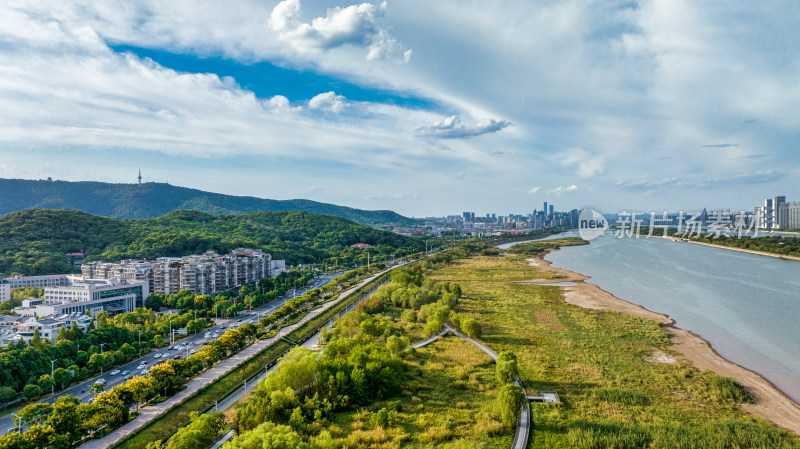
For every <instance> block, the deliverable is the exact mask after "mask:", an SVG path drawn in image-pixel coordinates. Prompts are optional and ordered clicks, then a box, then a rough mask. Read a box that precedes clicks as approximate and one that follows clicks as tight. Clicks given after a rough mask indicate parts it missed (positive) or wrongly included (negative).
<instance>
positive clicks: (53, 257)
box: [0, 209, 425, 276]
mask: <svg viewBox="0 0 800 449" xmlns="http://www.w3.org/2000/svg"><path fill="white" fill-rule="evenodd" d="M354 243H368V244H370V245H373V246H375V248H373V249H371V250H370V252H371V255H372V258H373V260H374V259H375V258H376V256H384V257H388V256H390V255H395V254H399V253H401V252H402V253H403V254H409V253H410V252H417V251H420V250H421V249H424V247H425V245H424V243H422V242H421V241H419V240H417V239H414V238H410V237H404V236H401V235H398V234H395V233H392V232H388V231H382V230H377V229H373V228H369V227H366V226H361V225H358V224H356V223H353V222H352V221H349V220H346V219H344V218H340V217H334V216H330V215H321V214H313V213H310V212H305V211H296V212H255V213H250V214H240V215H217V216H215V215H209V214H206V213H203V212H196V211H175V212H170V213H168V214H166V215H164V216H161V217H158V218H151V219H141V220H126V219H118V218H108V217H100V216H97V215H91V214H87V213H85V212H79V211H73V210H46V209H44V210H43V209H34V210H24V211H21V212H14V213H11V214H8V215H6V216H4V217H2V218H0V275H6V276H8V275H12V274H24V275H37V274H50V273H66V272H74V271H76V270H77V269H76V268H75V267H71V266H70V265H68V264H67V261H66V257H65V253H68V252H74V251H83V252H84V253H85V254H86V259H85V260H86V261H93V260H104V261H119V260H121V259H129V258H148V259H152V258H156V257H162V256H175V257H177V256H184V255H189V254H200V253H203V252H204V251H209V250H213V251H217V252H218V253H220V254H223V253H227V252H229V251H231V250H232V249H235V248H238V247H249V248H258V249H263V250H265V251H268V252H270V253H272V255H273V257H274V258H276V259H285V260H286V263H287V264H290V265H293V264H298V263H319V262H325V263H328V264H336V265H348V264H353V263H365V262H366V257H367V256H366V251H365V250H362V249H355V248H351V246H350V245H352V244H354Z"/></svg>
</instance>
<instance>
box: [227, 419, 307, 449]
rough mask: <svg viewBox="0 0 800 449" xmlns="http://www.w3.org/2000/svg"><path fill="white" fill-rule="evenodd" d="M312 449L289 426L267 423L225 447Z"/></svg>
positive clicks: (238, 448)
mask: <svg viewBox="0 0 800 449" xmlns="http://www.w3.org/2000/svg"><path fill="white" fill-rule="evenodd" d="M250 448H269V449H311V446H310V445H309V444H308V443H306V442H304V441H303V438H302V437H301V436H300V434H298V433H297V432H295V431H294V430H292V428H291V427H289V426H282V425H278V424H275V423H273V422H269V421H267V422H265V423H262V424H260V425H259V426H258V427H256V428H255V429H253V430H252V431H250V432H245V433H243V434H241V435H239V436H237V437H235V438H234V439H233V440H231V441H230V442H228V443H227V444H226V445H225V449H250Z"/></svg>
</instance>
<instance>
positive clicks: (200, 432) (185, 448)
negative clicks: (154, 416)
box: [165, 412, 274, 449]
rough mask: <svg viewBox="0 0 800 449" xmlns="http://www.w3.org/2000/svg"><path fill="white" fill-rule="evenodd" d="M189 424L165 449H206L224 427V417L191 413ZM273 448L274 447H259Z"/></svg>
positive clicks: (212, 413)
mask: <svg viewBox="0 0 800 449" xmlns="http://www.w3.org/2000/svg"><path fill="white" fill-rule="evenodd" d="M189 416H190V417H189V424H188V425H187V426H185V427H183V428H181V429H180V430H179V431H178V432H177V433H176V434H175V435H174V436H173V437H172V438H171V439H170V440H169V444H168V445H167V446H166V448H165V449H206V448H207V447H209V446H210V445H211V443H213V442H214V440H215V439H216V438H217V436H219V433H220V431H222V429H223V427H224V426H225V415H223V414H222V413H220V412H211V413H207V414H204V415H200V414H198V413H197V412H192V413H191V415H189ZM261 447H270V448H271V447H274V446H261Z"/></svg>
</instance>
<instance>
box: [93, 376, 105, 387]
mask: <svg viewBox="0 0 800 449" xmlns="http://www.w3.org/2000/svg"><path fill="white" fill-rule="evenodd" d="M94 383H96V384H100V385H105V384H106V380H105V379H104V378H102V377H101V378H100V379H97V380H96V381H94Z"/></svg>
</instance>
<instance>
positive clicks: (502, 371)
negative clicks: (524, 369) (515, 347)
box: [495, 351, 517, 385]
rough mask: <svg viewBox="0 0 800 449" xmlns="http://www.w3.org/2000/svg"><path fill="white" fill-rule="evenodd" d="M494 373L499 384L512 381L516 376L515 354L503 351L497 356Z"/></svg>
mask: <svg viewBox="0 0 800 449" xmlns="http://www.w3.org/2000/svg"><path fill="white" fill-rule="evenodd" d="M495 375H496V376H497V381H498V382H499V383H500V384H501V385H504V384H508V383H512V382H514V379H515V378H516V377H517V356H516V355H514V353H513V352H511V351H503V352H501V353H500V354H499V355H498V356H497V363H496V366H495Z"/></svg>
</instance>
